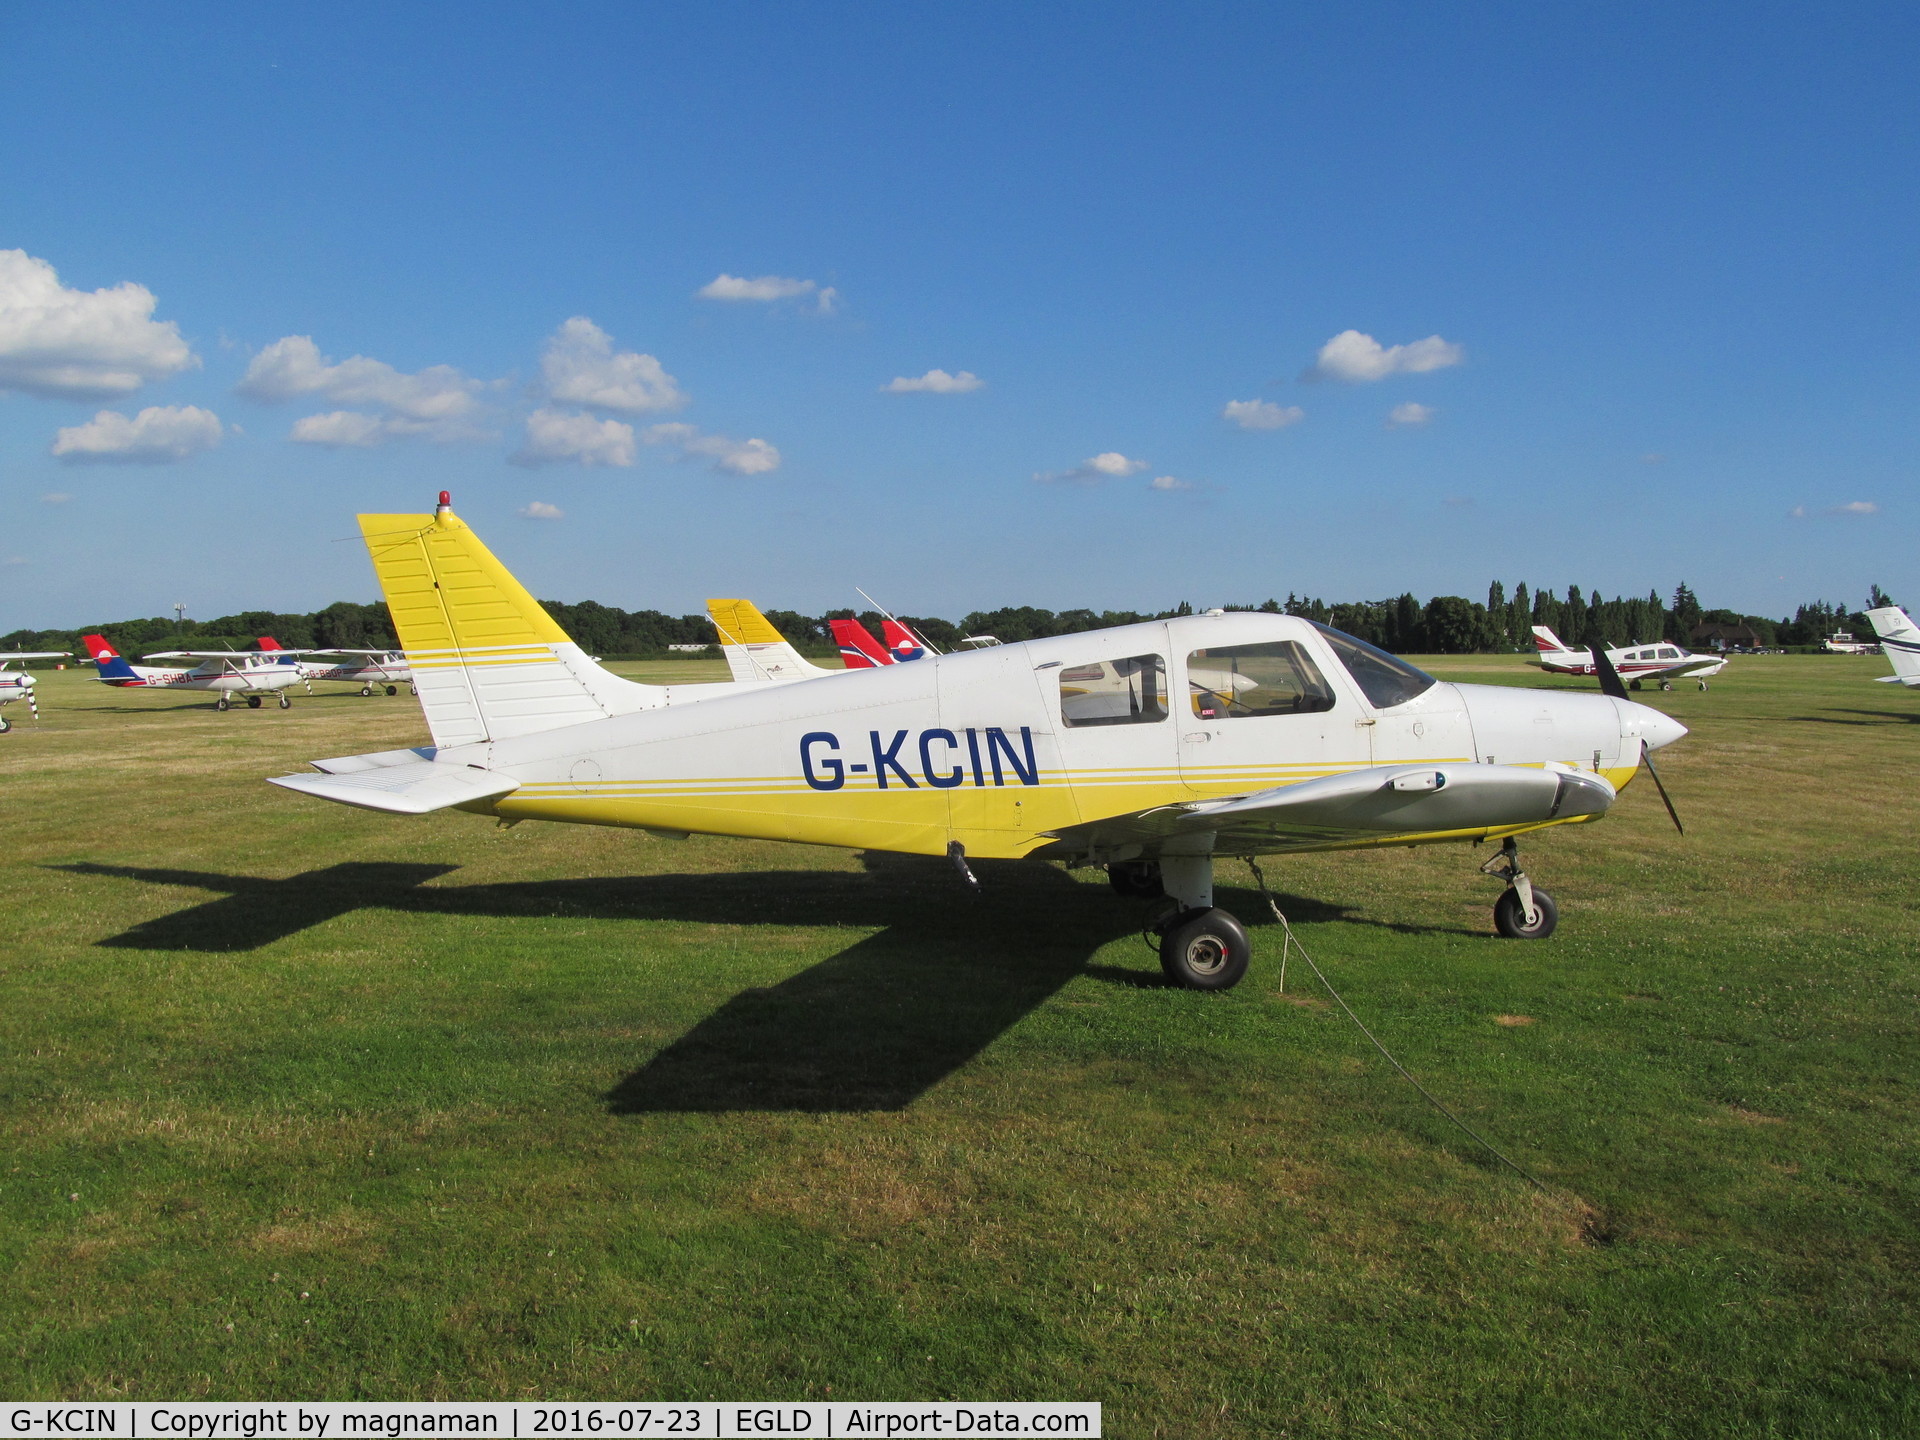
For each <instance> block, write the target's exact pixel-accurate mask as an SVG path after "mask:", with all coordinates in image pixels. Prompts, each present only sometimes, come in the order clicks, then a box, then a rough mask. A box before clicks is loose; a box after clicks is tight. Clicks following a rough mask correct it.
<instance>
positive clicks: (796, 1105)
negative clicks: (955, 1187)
mask: <svg viewBox="0 0 1920 1440" xmlns="http://www.w3.org/2000/svg"><path fill="white" fill-rule="evenodd" d="M861 858H862V860H863V862H864V863H865V871H864V873H846V872H840V871H819V870H808V871H749V872H738V873H726V874H700V875H642V876H624V877H619V878H613V879H604V878H601V879H580V880H541V881H530V882H525V883H509V884H497V885H445V886H436V885H429V884H428V883H427V882H429V881H432V880H437V879H439V878H440V877H442V876H444V875H447V874H450V873H451V872H452V871H454V870H456V869H458V868H459V867H458V866H455V865H434V864H396V863H384V862H379V863H369V862H350V863H346V864H341V865H332V866H329V867H327V868H326V869H323V870H312V871H308V872H307V873H305V874H302V875H294V876H290V877H288V878H286V879H283V880H273V879H261V878H258V877H255V876H248V875H225V874H214V873H208V872H204V871H194V870H173V869H164V868H151V867H143V866H127V865H98V864H92V863H85V862H82V863H78V864H67V865H60V866H56V867H54V868H56V869H60V870H64V871H68V872H70V873H74V874H81V875H98V876H110V877H115V878H121V879H130V880H139V881H143V882H146V883H148V884H155V885H177V886H188V887H192V888H196V889H203V890H213V891H217V892H220V895H219V898H217V899H214V900H209V901H206V902H205V903H203V904H199V905H194V906H190V907H188V908H187V909H184V910H178V911H175V912H173V913H171V914H168V915H162V916H158V917H156V918H154V919H152V920H147V921H143V922H141V923H140V924H138V925H135V926H133V927H132V928H130V929H128V930H125V931H123V932H122V933H120V934H118V935H113V936H109V937H108V938H106V939H104V940H101V941H99V942H98V943H99V944H100V945H103V946H108V947H119V948H127V949H138V950H176V951H198V952H202V953H230V952H234V951H246V950H257V949H259V948H261V947H262V946H265V945H269V944H272V943H273V942H275V941H278V940H282V939H285V938H287V937H288V936H290V935H293V934H296V933H298V932H299V931H302V930H305V929H308V928H310V927H311V926H314V925H319V924H322V923H324V922H325V921H328V920H332V919H335V918H337V917H339V916H342V915H346V914H349V913H351V912H353V911H356V910H364V909H385V910H391V911H397V912H400V913H403V914H435V915H479V916H494V917H499V918H503V919H513V918H529V919H531V918H543V917H553V916H565V917H568V918H584V919H595V920H657V921H676V922H682V923H689V924H710V925H724V926H729V927H735V926H742V925H768V926H788V927H804V926H816V925H824V926H834V927H842V926H844V927H848V928H853V929H871V930H873V931H874V932H875V933H873V934H871V935H869V936H867V937H866V938H865V939H862V940H859V941H856V942H855V943H854V944H852V945H850V946H848V947H847V948H846V949H844V950H842V951H840V952H839V953H838V954H836V955H834V956H832V957H831V958H829V959H827V960H823V961H821V962H820V963H818V964H816V965H813V966H810V967H809V968H807V969H805V970H803V971H800V972H799V973H798V974H795V975H791V976H789V977H788V978H786V979H785V980H782V981H780V982H778V983H777V984H774V985H769V986H766V987H764V988H756V989H752V990H747V991H744V992H742V993H741V994H738V995H736V996H734V997H733V998H732V999H730V1000H728V1001H726V1002H725V1003H724V1004H722V1005H721V1006H720V1008H719V1009H717V1010H715V1011H714V1012H713V1013H712V1014H711V1015H709V1016H707V1018H705V1019H704V1020H702V1021H700V1022H699V1023H698V1024H697V1025H695V1026H694V1027H693V1028H692V1029H691V1030H689V1031H688V1032H687V1033H685V1034H684V1035H682V1036H681V1037H680V1038H679V1039H677V1040H675V1041H673V1042H672V1043H670V1044H669V1045H667V1046H666V1047H665V1048H663V1049H661V1050H660V1051H658V1052H657V1053H655V1054H654V1055H653V1057H652V1058H651V1059H649V1060H648V1061H647V1062H646V1063H645V1064H643V1065H642V1066H640V1067H639V1068H638V1069H636V1070H635V1071H633V1072H632V1073H631V1074H629V1075H628V1076H626V1077H625V1078H624V1079H622V1080H621V1081H620V1082H619V1083H618V1084H616V1085H615V1086H613V1088H612V1089H611V1090H610V1091H609V1092H608V1093H607V1095H606V1097H605V1099H606V1103H607V1106H608V1108H609V1110H611V1111H612V1112H613V1113H615V1114H645V1113H653V1112H663V1111H664V1112H682V1113H684V1112H719V1111H749V1110H752V1111H770V1110H801V1111H810V1112H833V1111H866V1110H898V1109H901V1108H904V1107H905V1106H907V1105H908V1104H910V1103H912V1101H913V1100H915V1099H916V1098H917V1097H918V1096H920V1095H921V1094H923V1093H924V1092H925V1091H926V1090H928V1089H929V1088H931V1087H932V1086H933V1085H935V1084H937V1083H939V1082H940V1081H941V1080H943V1079H944V1078H945V1077H947V1076H948V1075H950V1074H951V1073H953V1071H955V1070H956V1069H958V1068H959V1067H960V1066H962V1065H964V1064H966V1063H967V1062H968V1061H969V1060H971V1059H972V1058H973V1057H974V1056H976V1055H977V1054H979V1053H980V1052H981V1051H982V1050H983V1049H985V1048H986V1047H987V1046H988V1045H989V1044H991V1043H992V1042H993V1041H994V1040H995V1039H996V1038H997V1037H998V1036H1000V1035H1001V1034H1002V1033H1004V1032H1005V1031H1006V1030H1007V1029H1008V1028H1009V1027H1011V1026H1013V1025H1014V1024H1016V1023H1018V1022H1019V1021H1020V1020H1021V1019H1022V1018H1023V1017H1024V1016H1026V1015H1027V1014H1028V1013H1029V1012H1030V1011H1032V1010H1034V1009H1035V1008H1036V1007H1038V1006H1040V1005H1041V1004H1043V1003H1044V1002H1045V1001H1046V1000H1047V999H1048V998H1049V997H1050V996H1052V995H1053V994H1054V992H1055V991H1057V990H1059V989H1060V987H1061V986H1063V985H1065V984H1066V983H1067V982H1068V981H1069V980H1071V979H1073V978H1074V977H1075V976H1077V975H1082V974H1084V975H1087V976H1089V977H1090V978H1092V979H1096V980H1099V981H1102V982H1103V983H1107V984H1114V985H1121V986H1127V987H1137V988H1150V987H1151V988H1157V987H1159V986H1160V985H1161V983H1162V982H1161V979H1160V976H1159V974H1158V970H1157V967H1154V968H1151V969H1150V968H1147V966H1146V965H1143V967H1142V968H1141V969H1138V970H1134V969H1129V968H1126V967H1124V966H1117V965H1095V964H1092V963H1091V961H1092V957H1093V955H1094V953H1095V952H1096V951H1098V950H1099V949H1100V947H1101V946H1103V945H1106V944H1107V943H1108V942H1110V941H1112V940H1116V939H1119V938H1121V937H1122V936H1125V935H1127V934H1129V933H1135V932H1137V931H1138V929H1139V927H1140V924H1141V920H1142V915H1143V913H1144V912H1143V907H1142V906H1141V905H1140V904H1139V903H1137V902H1126V901H1120V900H1118V899H1116V897H1115V896H1113V895H1112V894H1111V893H1110V892H1109V891H1108V889H1107V888H1106V887H1105V886H1104V885H1102V886H1094V885H1083V884H1080V883H1078V882H1076V881H1075V880H1073V879H1071V878H1070V877H1069V876H1067V875H1065V874H1064V873H1062V872H1061V871H1059V870H1057V869H1055V868H1054V867H1052V866H1047V865H1036V864H1027V863H1021V862H1018V861H999V862H992V861H988V862H976V863H975V870H976V872H977V873H978V874H979V876H980V882H981V886H982V889H983V891H984V894H983V895H982V896H981V897H975V896H972V895H969V894H968V893H966V891H965V890H964V888H963V887H962V885H961V882H960V880H959V877H958V876H957V875H956V874H955V873H954V871H953V869H952V867H951V866H949V865H948V864H946V862H944V861H940V860H927V859H923V858H920V857H914V856H897V855H884V854H875V853H868V854H865V855H863V856H862V857H861ZM1221 898H1222V900H1223V902H1224V903H1227V904H1229V905H1230V906H1233V907H1234V908H1236V909H1237V911H1238V913H1240V914H1242V915H1243V916H1246V917H1249V918H1252V917H1253V916H1255V914H1256V913H1257V912H1256V910H1255V905H1257V904H1258V903H1259V901H1258V897H1257V895H1245V896H1233V897H1230V896H1228V895H1227V894H1225V893H1223V894H1222V897H1221ZM1281 903H1282V906H1283V908H1284V909H1285V910H1286V912H1287V914H1288V916H1289V918H1291V919H1293V920H1295V921H1297V922H1306V923H1316V922H1321V921H1328V920H1341V919H1345V920H1358V919H1360V918H1361V917H1359V916H1356V915H1352V914H1350V913H1348V912H1346V911H1345V910H1344V909H1342V908H1341V907H1338V906H1334V905H1329V904H1326V903H1323V902H1320V901H1315V900H1310V899H1307V898H1304V897H1301V896H1284V897H1282V898H1281ZM1262 908H1264V907H1262ZM1392 928H1394V929H1397V930H1403V929H1411V928H1414V927H1405V926H1394V927H1392ZM1142 958H1143V960H1145V959H1147V957H1146V952H1145V949H1144V947H1143V948H1142ZM697 960H698V957H697V952H695V953H692V954H690V958H689V963H697ZM1148 963H1149V964H1150V963H1151V962H1150V961H1149V962H1148ZM1194 998H1195V1000H1196V1001H1197V1002H1198V1003H1203V1004H1204V1003H1206V997H1202V996H1196V997H1194Z"/></svg>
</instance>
